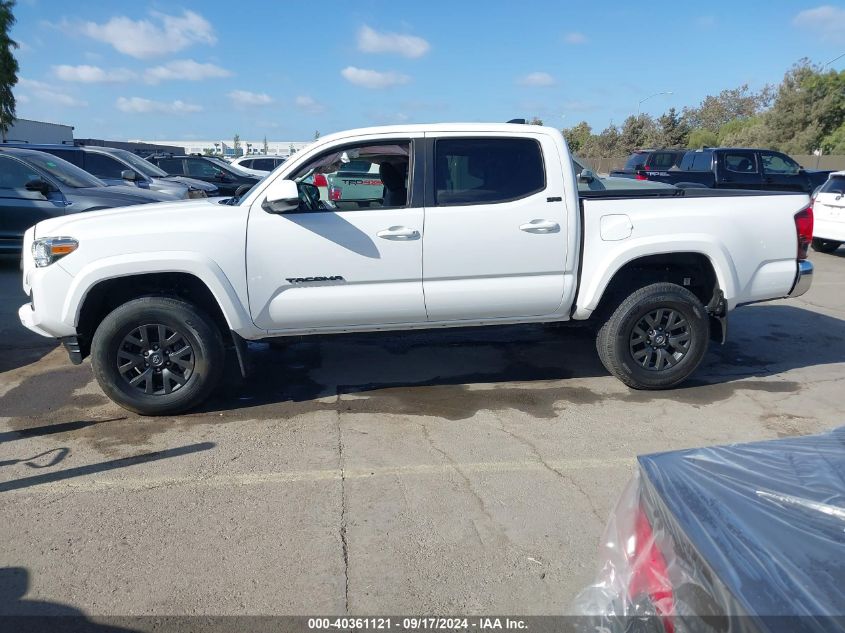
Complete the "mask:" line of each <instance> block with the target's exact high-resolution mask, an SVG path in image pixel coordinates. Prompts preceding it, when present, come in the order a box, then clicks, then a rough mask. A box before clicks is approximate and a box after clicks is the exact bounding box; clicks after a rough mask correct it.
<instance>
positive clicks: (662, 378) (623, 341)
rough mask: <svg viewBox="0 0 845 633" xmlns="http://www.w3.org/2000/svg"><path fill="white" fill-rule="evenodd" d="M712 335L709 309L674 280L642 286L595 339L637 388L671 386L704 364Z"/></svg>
mask: <svg viewBox="0 0 845 633" xmlns="http://www.w3.org/2000/svg"><path fill="white" fill-rule="evenodd" d="M709 339H710V320H709V319H708V317H707V311H706V310H705V308H704V305H702V303H701V301H699V299H698V297H696V296H695V295H694V294H693V293H691V292H690V291H689V290H687V289H686V288H683V287H681V286H678V285H676V284H671V283H657V284H652V285H650V286H646V287H645V288H641V289H640V290H637V291H636V292H634V293H633V294H632V295H631V296H629V297H628V298H627V299H625V300H624V301H623V302H622V303H621V304H620V305H619V307H618V308H616V310H615V311H614V312H613V315H612V316H611V317H610V318H609V319H608V320H607V321H606V322H605V323H604V324H603V325H602V326H601V328H600V329H599V332H598V337H597V339H596V348H597V350H598V353H599V358H600V359H601V361H602V364H603V365H604V366H605V368H607V370H608V371H609V372H610V373H611V374H613V375H614V376H616V377H617V378H618V379H619V380H621V381H622V382H624V383H625V384H626V385H628V386H629V387H633V388H634V389H668V388H670V387H674V386H676V385H678V384H680V383H682V382H683V381H684V380H686V379H687V378H688V377H689V376H690V375H691V374H692V373H693V372H694V371H695V370H696V369H697V368H698V366H699V364H701V361H702V360H703V358H704V354H705V353H706V352H707V344H708V342H709Z"/></svg>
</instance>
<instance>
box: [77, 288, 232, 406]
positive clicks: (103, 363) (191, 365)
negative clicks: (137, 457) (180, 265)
mask: <svg viewBox="0 0 845 633" xmlns="http://www.w3.org/2000/svg"><path fill="white" fill-rule="evenodd" d="M162 341H163V344H159V343H161V342H162ZM186 350H187V351H186ZM180 352H181V353H180ZM91 364H92V366H93V369H94V376H95V377H96V379H97V382H98V383H99V384H100V387H101V388H102V390H103V391H104V392H105V393H106V395H107V396H108V397H109V398H111V399H112V400H114V401H115V402H116V403H117V404H119V405H120V406H121V407H123V408H124V409H128V410H129V411H134V412H135V413H140V414H141V415H172V414H176V413H181V412H183V411H187V410H188V409H192V408H194V407H196V406H197V405H199V404H200V403H201V402H203V401H204V400H205V399H206V398H207V397H208V396H209V394H210V393H211V392H212V390H213V389H214V388H215V386H216V385H217V383H218V382H219V380H220V376H221V375H222V373H223V368H224V364H225V349H224V346H223V337H222V335H221V332H220V329H219V328H218V327H217V326H216V325H215V324H214V322H213V321H212V320H211V318H210V317H209V316H208V315H207V314H205V313H204V312H202V311H201V310H199V309H198V308H196V307H195V306H193V305H191V304H190V303H187V302H186V301H182V300H181V299H173V298H169V297H141V298H139V299H133V300H132V301H129V302H127V303H124V304H123V305H121V306H120V307H118V308H116V309H115V310H113V311H112V312H111V313H110V314H109V315H108V316H106V318H105V319H103V321H102V323H100V325H99V326H98V327H97V331H96V332H95V333H94V338H93V340H92V342H91ZM121 364H122V367H121V366H120V365H121ZM130 380H131V381H132V382H130ZM132 383H135V384H134V385H133V384H132Z"/></svg>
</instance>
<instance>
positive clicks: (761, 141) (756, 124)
mask: <svg viewBox="0 0 845 633" xmlns="http://www.w3.org/2000/svg"><path fill="white" fill-rule="evenodd" d="M708 133H709V131H708ZM769 137H770V133H769V130H768V128H767V127H766V123H765V119H764V116H763V115H758V116H753V117H750V118H747V119H734V120H733V121H728V122H727V123H725V124H724V125H723V126H722V127H720V128H719V134H718V139H719V142H718V144H719V145H724V146H730V147H768V146H769V145H771V142H770V138H769Z"/></svg>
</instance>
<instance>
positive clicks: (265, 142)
mask: <svg viewBox="0 0 845 633" xmlns="http://www.w3.org/2000/svg"><path fill="white" fill-rule="evenodd" d="M269 149H270V148H269V147H268V146H267V135H266V134H265V135H264V143H262V145H261V151H262V152H264V155H265V156H267V154H268V153H269Z"/></svg>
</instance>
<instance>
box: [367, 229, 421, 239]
mask: <svg viewBox="0 0 845 633" xmlns="http://www.w3.org/2000/svg"><path fill="white" fill-rule="evenodd" d="M376 235H378V236H379V237H381V238H383V239H385V240H416V239H419V237H420V232H419V231H417V230H415V229H409V228H408V227H407V226H391V227H390V228H389V229H384V230H383V231H379V232H378V233H376Z"/></svg>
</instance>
